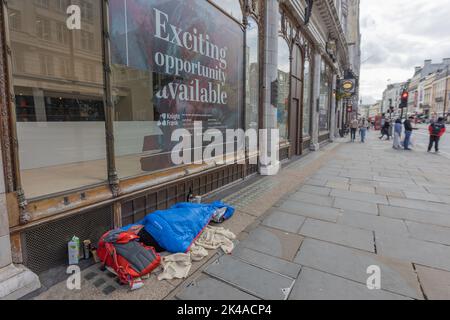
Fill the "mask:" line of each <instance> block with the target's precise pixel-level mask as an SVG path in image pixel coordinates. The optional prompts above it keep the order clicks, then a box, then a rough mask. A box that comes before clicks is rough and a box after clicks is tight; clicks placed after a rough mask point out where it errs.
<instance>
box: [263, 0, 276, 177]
mask: <svg viewBox="0 0 450 320" xmlns="http://www.w3.org/2000/svg"><path fill="white" fill-rule="evenodd" d="M278 6H279V4H278V0H267V1H266V3H265V12H264V16H265V18H264V24H265V26H264V29H265V34H264V54H265V61H264V88H263V90H264V100H263V110H264V111H263V114H262V117H263V129H268V131H269V139H268V141H267V149H268V150H269V151H270V150H272V149H273V148H274V147H275V146H273V143H274V142H273V141H272V140H271V139H270V131H271V129H276V128H278V124H277V109H276V106H274V105H272V100H273V99H272V95H271V88H272V83H273V82H274V81H276V80H277V79H278V22H279V21H278V20H279V18H278V10H279V8H278ZM275 143H276V142H275ZM260 145H265V141H260ZM276 150H277V151H276V153H277V154H276V157H274V155H272V157H273V158H276V161H273V162H272V163H270V164H269V165H264V164H261V165H260V168H259V171H260V174H261V175H274V174H276V173H277V172H278V170H279V169H280V162H279V146H276ZM269 154H270V152H269Z"/></svg>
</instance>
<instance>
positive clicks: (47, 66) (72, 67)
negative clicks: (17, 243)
mask: <svg viewBox="0 0 450 320" xmlns="http://www.w3.org/2000/svg"><path fill="white" fill-rule="evenodd" d="M83 2H84V3H85V11H84V12H85V14H86V15H87V16H90V17H92V20H91V21H90V23H86V22H82V23H81V30H69V29H68V27H67V23H66V20H67V14H66V10H67V6H68V5H70V4H69V2H68V1H54V0H51V1H50V0H48V1H43V0H39V1H38V0H35V1H28V0H13V1H8V7H9V8H10V9H9V11H8V16H9V21H10V24H11V25H12V27H11V29H10V32H11V33H10V35H11V44H12V57H13V84H14V92H15V96H16V97H15V100H16V113H17V134H18V138H19V152H20V154H19V156H20V165H21V173H22V182H23V185H24V189H25V192H26V195H27V197H28V198H34V197H39V196H43V195H47V194H53V193H58V192H63V191H69V190H73V189H77V188H81V187H85V186H89V185H93V184H98V183H103V182H104V181H105V180H106V177H107V172H106V161H105V159H106V146H105V124H104V120H105V114H104V106H103V97H104V89H103V86H104V85H103V70H102V65H103V63H102V56H103V55H102V45H101V43H102V32H101V21H100V17H101V8H100V4H101V2H100V1H96V0H89V1H87V0H86V1H83ZM86 35H88V36H87V38H86Z"/></svg>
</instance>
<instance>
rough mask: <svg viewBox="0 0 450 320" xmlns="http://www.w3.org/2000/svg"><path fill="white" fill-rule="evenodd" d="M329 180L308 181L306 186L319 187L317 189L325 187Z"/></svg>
mask: <svg viewBox="0 0 450 320" xmlns="http://www.w3.org/2000/svg"><path fill="white" fill-rule="evenodd" d="M327 182H328V179H323V178H322V179H312V178H310V179H308V180H306V184H308V185H311V186H317V187H325V185H326V184H327Z"/></svg>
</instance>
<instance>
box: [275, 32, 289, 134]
mask: <svg viewBox="0 0 450 320" xmlns="http://www.w3.org/2000/svg"><path fill="white" fill-rule="evenodd" d="M289 57H290V50H289V46H288V44H287V42H286V40H284V38H282V37H278V105H277V120H278V129H279V130H280V140H281V141H287V140H288V137H289V134H288V132H289V131H288V119H289V83H290V82H289V77H290V70H291V66H290V60H289Z"/></svg>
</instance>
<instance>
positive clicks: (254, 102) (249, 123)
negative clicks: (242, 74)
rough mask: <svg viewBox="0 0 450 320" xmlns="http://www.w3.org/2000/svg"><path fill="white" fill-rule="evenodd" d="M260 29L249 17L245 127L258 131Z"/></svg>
mask: <svg viewBox="0 0 450 320" xmlns="http://www.w3.org/2000/svg"><path fill="white" fill-rule="evenodd" d="M258 40H259V28H258V24H257V23H256V21H255V20H254V19H253V18H251V17H249V18H248V25H247V48H246V50H247V52H246V58H247V63H246V68H247V72H246V74H247V83H246V101H245V122H246V123H245V126H246V129H255V130H257V129H258V111H259V50H258V49H259V41H258Z"/></svg>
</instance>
